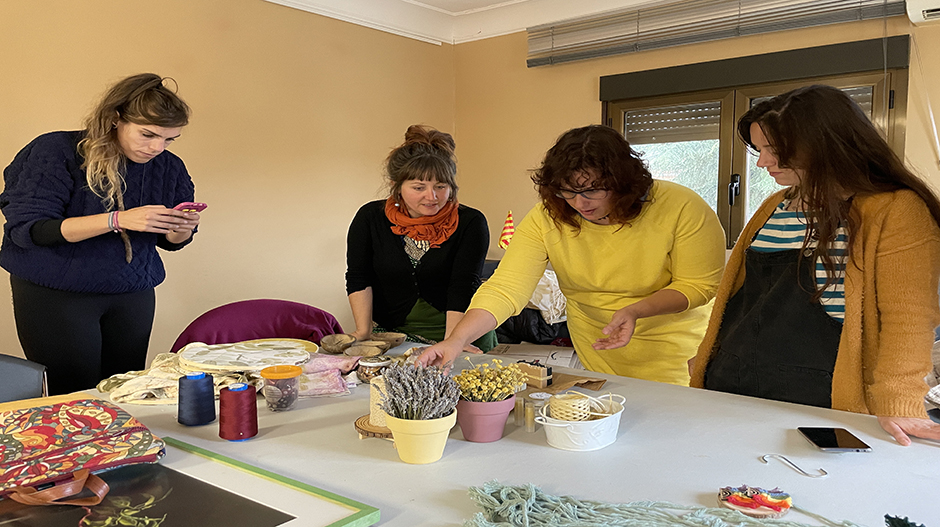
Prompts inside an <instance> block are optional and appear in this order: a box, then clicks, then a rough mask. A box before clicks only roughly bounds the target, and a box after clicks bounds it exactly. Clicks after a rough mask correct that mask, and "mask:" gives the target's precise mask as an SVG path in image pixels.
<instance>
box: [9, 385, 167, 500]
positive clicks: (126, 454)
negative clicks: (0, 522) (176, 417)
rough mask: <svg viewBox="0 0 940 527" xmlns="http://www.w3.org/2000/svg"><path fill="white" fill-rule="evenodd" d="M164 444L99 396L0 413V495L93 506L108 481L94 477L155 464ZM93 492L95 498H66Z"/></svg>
mask: <svg viewBox="0 0 940 527" xmlns="http://www.w3.org/2000/svg"><path fill="white" fill-rule="evenodd" d="M163 454H164V443H163V441H162V440H161V439H159V438H158V437H155V436H154V435H153V434H151V433H150V430H148V429H147V427H146V426H144V425H143V423H141V422H140V421H138V420H137V419H135V418H134V417H132V416H131V415H130V414H128V413H127V412H125V411H124V410H122V409H120V408H118V407H117V406H115V405H113V404H111V403H109V402H107V401H103V400H100V399H91V398H85V399H75V400H69V401H66V402H60V403H56V404H52V405H47V406H38V407H33V408H20V409H14V410H7V411H3V412H0V497H9V498H11V499H13V500H15V501H18V502H20V503H25V504H28V505H61V504H70V505H83V506H89V505H97V504H98V503H100V502H101V500H102V498H104V496H105V495H106V494H107V492H108V485H107V484H106V483H105V482H104V481H103V480H101V479H100V478H98V477H97V476H94V475H92V474H91V473H94V472H101V471H103V470H107V469H110V468H114V467H118V466H122V465H130V464H133V463H156V462H157V461H158V460H159V459H160V458H162V457H163ZM82 489H88V490H91V491H92V493H93V494H94V496H91V497H87V498H79V499H71V500H68V499H65V498H67V497H69V496H74V495H76V494H79V493H80V492H81V491H82Z"/></svg>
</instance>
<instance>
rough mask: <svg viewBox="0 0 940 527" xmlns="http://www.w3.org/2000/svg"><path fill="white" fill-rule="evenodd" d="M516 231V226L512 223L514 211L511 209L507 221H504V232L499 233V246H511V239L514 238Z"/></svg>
mask: <svg viewBox="0 0 940 527" xmlns="http://www.w3.org/2000/svg"><path fill="white" fill-rule="evenodd" d="M514 232H516V227H515V225H513V223H512V211H509V214H508V215H507V216H506V221H505V222H503V232H502V233H500V235H499V246H500V247H502V248H503V249H505V248H506V247H509V240H511V239H512V235H513V233H514Z"/></svg>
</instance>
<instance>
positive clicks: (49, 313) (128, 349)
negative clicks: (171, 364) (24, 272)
mask: <svg viewBox="0 0 940 527" xmlns="http://www.w3.org/2000/svg"><path fill="white" fill-rule="evenodd" d="M10 286H11V289H12V291H13V316H14V318H15V319H16V333H17V335H18V336H19V338H20V345H22V346H23V352H24V353H26V358H27V359H29V360H31V361H34V362H38V363H40V364H42V365H44V366H45V367H46V369H47V370H48V376H49V395H58V394H63V393H70V392H74V391H78V390H84V389H88V388H94V387H95V386H96V385H97V384H98V382H99V381H101V380H102V379H104V378H107V377H110V376H111V375H114V374H116V373H124V372H127V371H131V370H142V369H144V367H145V365H146V361H147V348H148V347H149V345H150V331H151V330H152V329H153V315H154V309H155V307H156V297H155V295H154V291H153V289H152V288H151V289H147V290H144V291H137V292H133V293H119V294H97V293H71V292H68V291H59V290H58V289H50V288H48V287H43V286H40V285H36V284H34V283H32V282H27V281H26V280H23V279H20V278H17V277H15V276H12V275H11V276H10Z"/></svg>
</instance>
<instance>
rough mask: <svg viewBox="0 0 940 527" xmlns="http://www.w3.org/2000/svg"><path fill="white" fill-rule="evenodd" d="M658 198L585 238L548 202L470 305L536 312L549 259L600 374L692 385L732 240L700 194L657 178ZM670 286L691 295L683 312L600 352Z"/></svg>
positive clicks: (588, 363)
mask: <svg viewBox="0 0 940 527" xmlns="http://www.w3.org/2000/svg"><path fill="white" fill-rule="evenodd" d="M650 196H651V198H652V201H651V202H650V203H648V204H646V205H644V207H643V210H642V211H641V213H640V215H639V216H638V217H637V218H636V219H635V220H634V221H633V222H631V224H630V225H629V226H619V225H596V224H594V223H591V222H589V221H586V220H582V221H581V232H580V233H578V234H576V231H575V229H574V228H572V227H570V226H568V225H563V226H562V227H561V228H559V227H557V226H556V225H555V223H554V222H553V221H552V220H551V218H550V217H549V216H548V213H547V212H546V210H545V208H544V207H543V206H542V205H538V206H536V207H535V208H534V209H532V211H530V212H529V214H527V215H526V217H525V219H523V220H522V222H521V223H520V224H519V227H518V228H517V229H516V232H515V234H514V235H513V238H512V243H510V244H509V248H508V249H507V250H506V254H505V256H503V259H502V261H501V262H500V264H499V267H498V268H497V270H496V272H495V273H494V274H493V276H492V278H490V279H489V280H487V281H486V282H484V284H483V285H482V286H481V287H480V289H479V290H478V291H477V293H476V294H475V295H474V297H473V300H472V301H471V303H470V308H469V309H475V308H476V309H483V310H486V311H488V312H490V313H492V314H493V316H494V317H496V320H497V321H498V323H502V322H503V321H504V320H506V319H507V318H509V317H510V316H512V315H514V314H518V313H519V312H520V311H522V309H523V308H524V307H525V306H526V304H527V303H528V301H529V298H530V297H531V295H532V291H533V290H534V289H535V286H536V284H537V283H538V280H539V278H540V277H541V276H542V274H543V272H544V271H545V267H546V265H547V263H548V262H551V264H552V268H553V269H554V270H555V272H556V273H557V275H558V285H559V286H560V287H561V291H562V292H563V293H564V294H565V297H566V298H567V301H568V328H569V330H570V332H571V340H572V342H573V343H574V347H575V350H577V352H578V356H579V357H580V359H581V362H582V363H583V364H584V366H585V367H586V368H587V369H589V370H592V371H598V372H603V373H614V374H617V375H626V376H630V377H637V378H640V379H649V380H654V381H661V382H669V383H674V384H682V385H687V384H688V382H689V374H688V368H687V366H686V361H687V360H688V359H689V357H691V356H692V355H693V354H694V353H695V349H696V347H697V346H698V343H699V342H700V341H701V339H702V334H703V332H704V330H705V325H706V323H707V320H708V313H709V308H708V307H707V306H706V304H707V303H708V302H709V301H710V300H711V299H712V297H713V296H714V294H715V290H716V287H717V285H718V281H719V279H720V277H721V270H722V267H723V264H724V252H725V250H724V234H723V232H722V230H721V225H720V223H719V222H718V218H717V216H715V213H714V212H713V211H712V210H711V208H710V207H709V206H708V204H706V203H705V201H704V200H703V199H702V198H701V197H700V196H699V195H698V194H696V193H694V192H693V191H692V190H690V189H688V188H686V187H683V186H681V185H677V184H675V183H671V182H667V181H659V180H657V181H655V182H654V183H653V187H652V189H651V191H650ZM660 289H673V290H676V291H678V292H680V293H682V294H683V295H685V297H686V298H688V299H689V309H688V310H686V311H685V312H683V313H676V314H670V315H659V316H655V317H649V318H642V319H640V320H639V321H638V322H637V326H636V332H635V333H634V336H633V339H632V340H631V341H630V343H629V344H627V345H626V346H624V347H623V348H618V349H613V350H602V351H596V350H594V349H593V348H592V347H591V344H593V343H594V341H595V340H597V339H598V338H601V337H603V336H604V335H603V334H602V333H601V330H602V329H603V328H604V326H606V325H607V324H608V323H609V322H610V319H611V316H613V314H614V312H615V311H617V310H618V309H620V308H623V307H625V306H628V305H630V304H632V303H634V302H638V301H640V300H642V299H644V298H646V297H648V296H650V295H652V294H653V293H655V292H657V291H659V290H660Z"/></svg>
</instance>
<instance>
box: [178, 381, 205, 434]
mask: <svg viewBox="0 0 940 527" xmlns="http://www.w3.org/2000/svg"><path fill="white" fill-rule="evenodd" d="M176 420H177V421H179V423H180V424H182V425H186V426H200V425H206V424H209V423H211V422H212V421H215V387H214V386H213V383H212V377H211V376H210V375H206V374H205V373H204V372H201V371H199V372H193V373H187V374H186V375H184V376H183V377H180V379H179V402H178V406H177V412H176Z"/></svg>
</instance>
